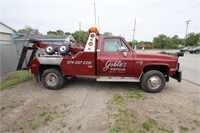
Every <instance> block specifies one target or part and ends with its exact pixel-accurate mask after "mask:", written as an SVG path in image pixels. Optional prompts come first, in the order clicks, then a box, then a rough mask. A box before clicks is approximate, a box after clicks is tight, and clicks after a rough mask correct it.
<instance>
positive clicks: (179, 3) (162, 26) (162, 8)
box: [0, 0, 200, 41]
mask: <svg viewBox="0 0 200 133" xmlns="http://www.w3.org/2000/svg"><path fill="white" fill-rule="evenodd" d="M94 3H95V7H96V26H97V27H98V29H99V31H100V33H104V32H112V34H113V35H117V36H119V35H120V36H123V37H124V38H125V39H126V40H127V41H132V39H133V29H134V21H135V20H136V26H135V36H134V39H135V40H138V41H141V40H143V41H152V40H153V38H154V37H156V36H158V35H160V34H165V35H167V36H170V37H173V36H174V35H178V36H179V37H180V38H184V37H185V33H186V21H187V20H191V21H190V22H189V25H188V33H190V32H195V33H199V32H200V0H123V1H122V0H114V1H113V0H102V1H100V0H82V1H80V0H0V21H1V22H3V23H4V24H6V25H8V26H10V27H12V28H13V29H15V30H19V29H22V28H24V27H25V26H31V27H33V28H37V29H38V30H39V32H41V33H42V34H46V33H47V31H49V30H58V29H59V30H63V31H65V32H75V31H77V30H79V28H80V26H79V25H80V23H81V30H84V31H87V30H88V29H89V28H90V27H94V26H95V17H94V16H95V15H94Z"/></svg>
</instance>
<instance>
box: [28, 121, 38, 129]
mask: <svg viewBox="0 0 200 133" xmlns="http://www.w3.org/2000/svg"><path fill="white" fill-rule="evenodd" d="M29 125H30V127H31V128H32V129H37V127H38V125H37V124H36V122H35V121H34V120H31V121H29Z"/></svg>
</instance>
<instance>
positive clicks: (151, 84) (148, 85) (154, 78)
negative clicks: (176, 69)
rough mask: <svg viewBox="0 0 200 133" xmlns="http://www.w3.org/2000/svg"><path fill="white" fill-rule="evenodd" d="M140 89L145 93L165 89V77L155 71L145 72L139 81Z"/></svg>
mask: <svg viewBox="0 0 200 133" xmlns="http://www.w3.org/2000/svg"><path fill="white" fill-rule="evenodd" d="M140 82H141V87H142V89H143V90H144V91H146V92H151V93H157V92H160V91H161V90H162V89H163V88H164V87H165V83H166V80H165V76H164V74H163V73H161V72H160V71H157V70H150V71H148V72H146V73H145V74H144V75H143V77H142V79H141V81H140Z"/></svg>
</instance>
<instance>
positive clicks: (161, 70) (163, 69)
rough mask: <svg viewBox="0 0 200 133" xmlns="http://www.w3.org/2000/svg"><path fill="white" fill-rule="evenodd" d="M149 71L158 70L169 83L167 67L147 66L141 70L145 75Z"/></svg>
mask: <svg viewBox="0 0 200 133" xmlns="http://www.w3.org/2000/svg"><path fill="white" fill-rule="evenodd" d="M150 70H158V71H160V72H162V73H163V74H164V76H165V79H166V81H167V82H168V81H169V75H168V72H169V67H168V66H164V65H149V66H145V67H144V69H143V74H144V73H146V72H147V71H150Z"/></svg>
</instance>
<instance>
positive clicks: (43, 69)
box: [39, 65, 64, 81]
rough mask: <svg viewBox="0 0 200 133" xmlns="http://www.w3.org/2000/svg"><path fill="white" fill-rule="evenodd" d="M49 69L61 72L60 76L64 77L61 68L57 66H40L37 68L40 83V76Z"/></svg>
mask: <svg viewBox="0 0 200 133" xmlns="http://www.w3.org/2000/svg"><path fill="white" fill-rule="evenodd" d="M49 68H55V69H58V70H59V71H60V72H61V75H64V74H63V71H62V69H61V67H60V66H59V65H40V66H39V79H40V81H41V79H42V74H43V72H44V71H45V70H47V69H49Z"/></svg>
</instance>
